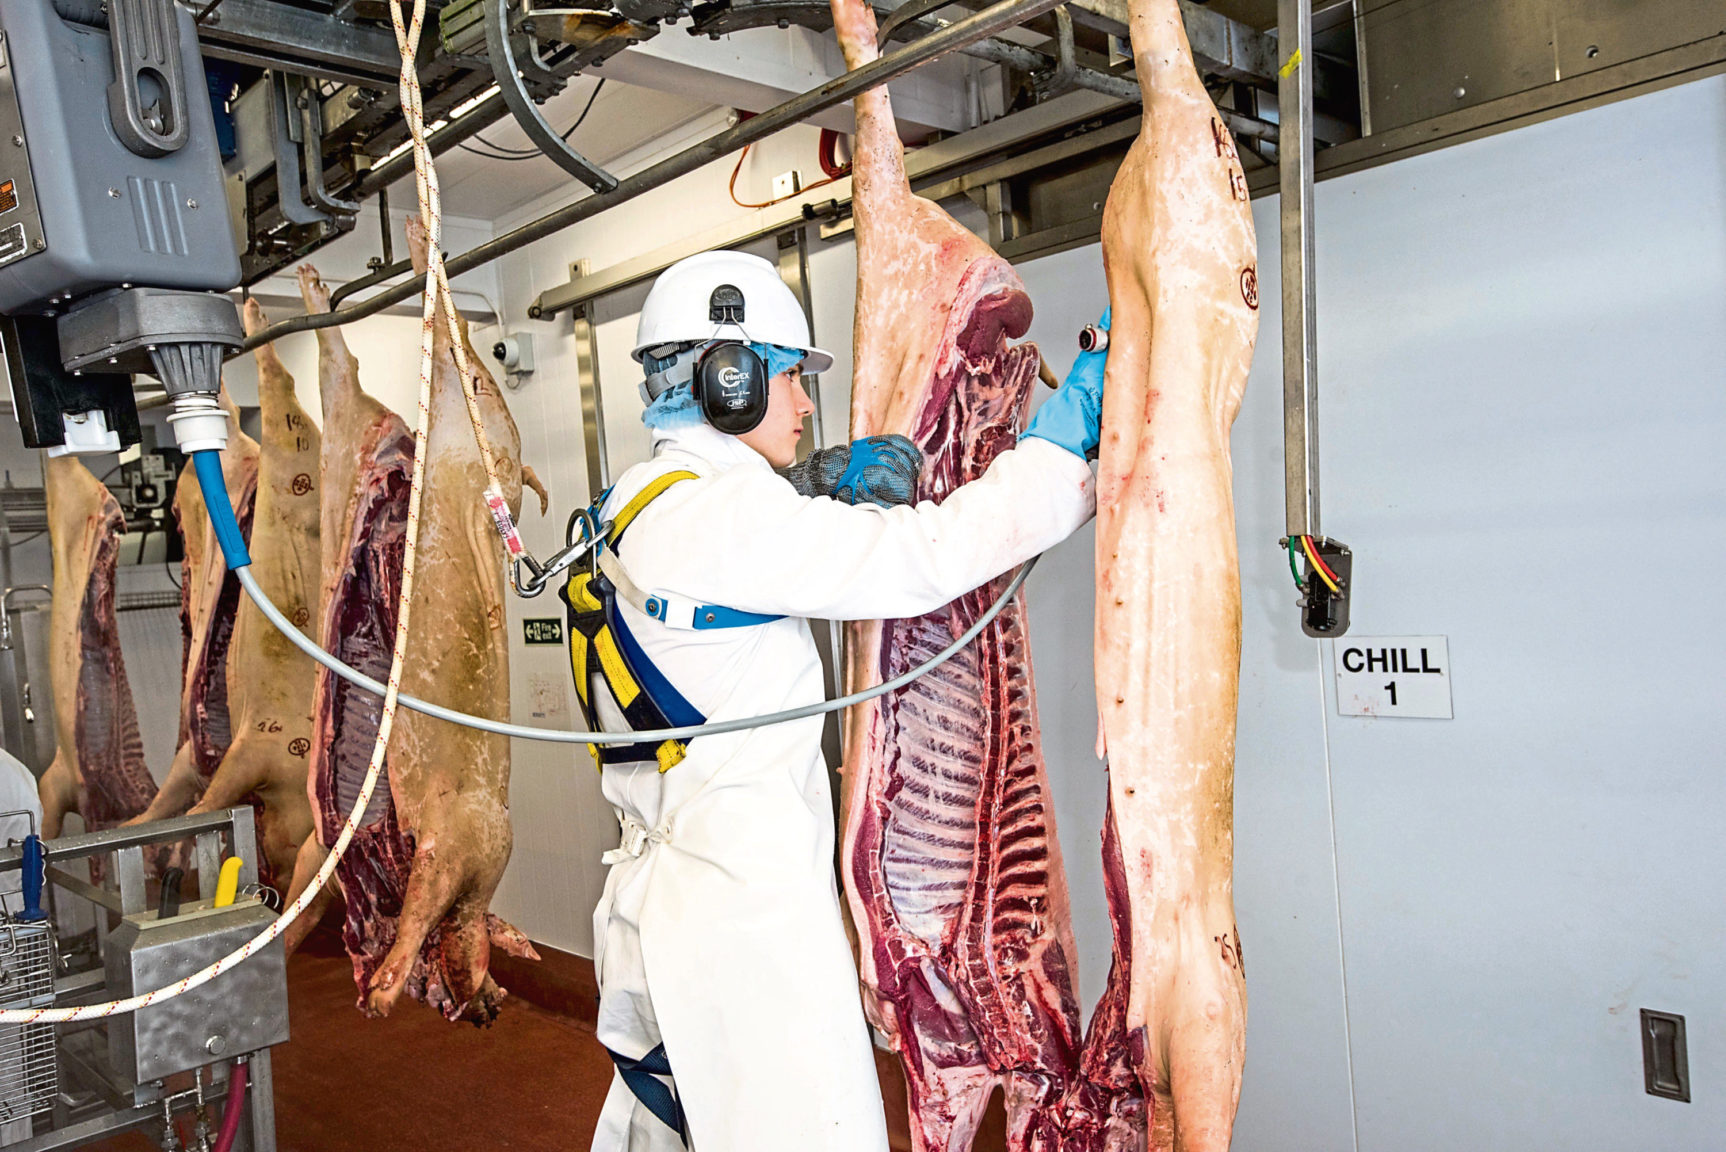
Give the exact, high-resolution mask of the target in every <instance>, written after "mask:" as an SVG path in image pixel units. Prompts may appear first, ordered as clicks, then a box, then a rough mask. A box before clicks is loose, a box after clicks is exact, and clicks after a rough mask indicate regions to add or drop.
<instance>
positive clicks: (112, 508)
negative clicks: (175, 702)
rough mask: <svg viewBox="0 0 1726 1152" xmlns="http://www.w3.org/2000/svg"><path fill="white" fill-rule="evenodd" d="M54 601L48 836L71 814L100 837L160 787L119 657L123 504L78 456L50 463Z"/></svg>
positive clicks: (45, 777) (45, 778)
mask: <svg viewBox="0 0 1726 1152" xmlns="http://www.w3.org/2000/svg"><path fill="white" fill-rule="evenodd" d="M42 480H43V486H44V487H45V488H46V489H47V499H48V541H49V546H50V548H51V549H52V551H53V555H54V603H53V607H52V608H51V609H50V611H49V617H48V627H49V632H50V635H51V637H52V644H51V648H50V651H49V655H48V660H49V679H50V681H51V682H52V686H53V692H54V729H55V731H54V738H55V742H56V748H55V752H54V762H53V763H52V764H51V765H49V767H48V770H47V771H46V772H44V773H43V774H42V780H41V782H40V786H39V790H40V794H41V798H42V835H43V836H44V837H46V838H50V839H52V838H53V837H55V836H58V835H60V830H61V824H62V823H63V821H64V820H65V817H66V814H67V813H68V812H76V813H78V814H79V815H80V816H81V817H83V820H84V827H85V829H86V830H88V831H92V832H94V831H100V830H102V829H104V828H112V827H114V826H115V825H117V824H122V823H124V822H125V821H127V820H129V819H131V818H132V817H134V816H136V815H137V814H138V813H140V812H142V811H143V810H144V809H145V808H147V807H149V804H150V800H151V798H152V797H154V796H155V794H156V782H155V781H154V780H153V779H152V778H151V776H150V772H149V769H148V768H146V767H145V765H144V745H143V741H142V740H141V739H140V738H139V736H138V713H137V711H136V710H135V709H134V707H133V705H132V687H131V685H130V684H129V683H127V680H126V661H125V658H124V657H123V656H122V655H121V653H120V623H119V620H118V618H117V617H116V616H115V615H114V569H115V564H116V563H117V561H118V559H119V552H120V534H121V533H123V532H124V531H125V530H126V521H125V518H124V517H122V516H121V515H120V505H119V502H118V501H116V500H115V499H114V495H113V493H111V492H109V491H108V489H107V487H106V486H105V485H104V484H103V483H102V482H101V481H100V480H98V479H96V477H95V476H93V475H91V473H90V470H89V469H88V468H86V467H85V466H84V464H83V462H82V461H81V460H79V459H78V458H77V457H76V456H61V457H59V458H57V459H44V460H43V463H42Z"/></svg>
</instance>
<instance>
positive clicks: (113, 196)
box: [0, 0, 244, 452]
mask: <svg viewBox="0 0 1726 1152" xmlns="http://www.w3.org/2000/svg"><path fill="white" fill-rule="evenodd" d="M227 213H228V208H227V197H226V194H225V190H224V186H223V178H222V161H221V153H220V146H219V144H218V141H217V137H216V129H215V117H214V115H213V113H212V111H211V108H210V102H209V95H208V89H207V88H206V85H205V80H204V70H203V57H202V55H201V54H200V52H199V49H198V35H197V27H196V25H195V23H194V22H193V19H192V16H191V14H190V13H189V12H187V11H185V10H184V9H182V8H180V7H179V6H178V5H176V4H175V3H174V0H106V2H105V3H100V4H97V3H92V2H89V0H5V2H4V3H0V343H4V344H5V345H6V348H5V362H6V366H7V370H8V375H9V377H10V381H11V385H12V395H13V400H14V411H15V412H16V413H17V416H18V421H19V425H20V427H21V429H22V431H23V433H24V441H25V443H26V444H27V445H28V446H30V447H44V448H49V449H52V450H56V451H83V452H94V451H114V450H117V449H118V448H120V447H122V446H123V445H124V444H128V443H134V442H136V440H137V438H138V433H137V413H136V409H135V407H134V404H133V399H132V393H131V388H130V381H129V380H128V379H127V378H126V374H129V373H136V372H149V373H153V374H154V375H156V376H157V377H158V378H159V379H160V380H161V381H162V383H163V385H164V386H165V387H166V388H167V390H168V391H169V392H170V393H172V394H175V395H179V394H182V393H186V392H201V393H213V392H215V390H216V389H217V387H218V386H219V383H220V368H221V362H222V360H223V358H224V357H225V356H227V355H229V354H231V353H232V352H233V351H234V350H236V349H237V348H238V347H239V345H240V344H241V342H242V340H243V338H244V334H243V332H242V330H241V327H240V322H239V316H238V314H237V312H236V311H235V308H234V305H233V302H232V301H231V300H229V299H228V298H227V297H226V296H225V295H222V294H223V293H226V292H227V291H229V290H230V289H232V288H234V287H235V286H236V285H237V284H238V283H239V281H240V261H239V256H238V254H237V253H236V252H235V250H234V240H233V233H232V230H231V229H230V227H229V224H228V218H227ZM46 317H54V318H55V319H54V320H53V322H52V325H50V324H49V323H46V322H44V319H39V318H46ZM98 414H99V415H100V416H101V417H102V419H101V420H100V421H98V422H97V425H105V430H104V431H103V432H102V433H101V434H100V435H97V436H94V437H93V438H89V439H86V438H84V437H83V436H82V435H80V436H74V435H73V433H74V431H75V430H77V429H80V428H86V427H91V426H92V425H91V424H90V420H91V418H92V417H94V416H96V415H98Z"/></svg>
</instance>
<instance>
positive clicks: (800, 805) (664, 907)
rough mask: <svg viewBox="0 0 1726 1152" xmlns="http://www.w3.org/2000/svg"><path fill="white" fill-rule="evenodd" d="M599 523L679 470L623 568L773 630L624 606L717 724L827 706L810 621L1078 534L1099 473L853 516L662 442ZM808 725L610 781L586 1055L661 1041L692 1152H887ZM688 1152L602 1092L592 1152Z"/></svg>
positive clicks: (1045, 448)
mask: <svg viewBox="0 0 1726 1152" xmlns="http://www.w3.org/2000/svg"><path fill="white" fill-rule="evenodd" d="M656 437H657V440H656V443H655V445H654V449H655V454H654V457H653V459H652V460H650V461H648V462H647V463H645V464H639V465H637V466H636V467H634V468H631V469H630V470H629V471H627V472H625V473H624V474H623V476H622V477H621V478H620V479H619V480H618V483H617V485H616V487H615V488H614V489H613V492H612V496H611V499H610V500H609V501H608V504H607V507H606V509H605V514H606V515H607V516H609V515H611V514H612V513H613V512H615V511H616V509H617V508H619V507H621V506H622V505H623V503H625V502H627V501H628V500H629V499H630V498H631V497H632V496H634V495H635V494H636V493H637V492H639V491H641V490H642V489H643V488H644V487H646V486H647V484H648V483H649V482H650V481H651V480H653V479H654V478H656V477H658V476H660V475H662V474H664V473H666V472H671V471H677V470H680V469H682V470H688V471H691V472H694V473H696V474H697V476H698V477H700V478H699V479H696V480H685V481H683V482H681V483H678V484H675V485H673V486H672V487H671V488H670V489H668V490H667V491H666V492H665V493H664V494H663V495H661V496H660V497H659V498H658V499H656V500H655V501H653V503H651V504H650V505H648V507H647V509H646V510H645V511H643V512H642V513H641V514H640V515H639V516H638V517H637V518H636V520H635V522H634V523H633V524H632V525H631V526H630V528H629V531H628V534H627V535H626V536H625V537H624V539H623V543H622V547H621V549H620V550H619V554H620V557H621V559H622V561H623V563H624V567H625V568H626V570H627V571H628V573H629V575H630V577H631V579H632V580H633V581H634V582H635V583H636V584H637V585H638V586H639V587H640V588H641V589H642V590H643V591H645V592H648V593H650V594H652V593H656V592H657V593H666V594H670V595H673V596H678V597H682V598H687V599H692V600H696V601H699V602H703V603H711V604H721V605H724V606H726V607H730V608H736V609H739V610H742V611H746V612H761V613H778V614H783V615H785V616H786V619H783V620H779V621H775V622H773V623H770V624H762V625H755V626H751V627H744V628H730V629H719V630H713V631H705V632H696V631H689V630H682V629H673V628H670V627H667V626H665V625H663V624H661V623H659V622H658V621H656V620H653V619H651V618H649V617H647V616H646V615H644V614H642V613H640V612H638V611H636V610H635V609H633V608H631V607H629V606H628V605H620V607H619V611H620V612H621V613H622V616H623V620H624V623H625V625H626V626H627V627H628V628H629V629H630V631H631V633H632V634H633V635H634V636H635V638H636V639H637V641H638V642H639V643H640V644H641V646H642V648H643V650H644V651H645V652H646V653H647V655H648V657H649V658H650V659H651V660H652V661H653V662H654V663H655V664H656V665H657V666H658V668H659V670H660V671H661V672H662V673H663V674H664V675H665V676H666V678H667V679H668V680H670V681H671V683H672V684H673V685H674V686H675V687H676V688H677V689H678V691H679V692H681V693H682V694H683V695H684V696H685V697H686V698H687V699H688V700H689V702H690V703H691V704H693V705H694V706H695V707H696V708H697V709H698V710H700V711H701V712H702V713H703V714H704V715H706V716H707V717H708V718H709V719H710V720H728V719H732V718H735V717H744V716H758V715H762V714H764V713H768V712H777V711H780V710H781V709H786V708H795V707H798V706H800V705H804V704H812V703H815V702H817V701H819V700H820V699H821V698H822V676H821V662H820V658H819V656H818V654H817V652H816V648H815V641H814V638H813V636H812V635H811V633H810V631H809V625H808V623H807V621H806V619H805V618H808V617H816V618H822V619H833V620H856V619H881V618H892V617H905V616H919V615H922V614H924V613H926V612H931V611H934V610H935V609H937V608H939V607H941V606H942V605H944V604H946V603H948V602H949V601H951V600H953V599H954V598H955V597H957V596H959V595H961V594H962V593H964V592H968V591H970V590H971V589H973V588H975V587H977V586H979V585H981V584H982V583H984V582H985V581H987V580H989V579H991V578H993V577H995V576H996V575H999V574H1000V573H1002V572H1004V571H1006V570H1007V569H1009V568H1011V567H1013V566H1014V565H1016V564H1019V563H1021V562H1022V561H1025V560H1028V559H1030V558H1031V557H1033V556H1035V555H1037V554H1038V553H1040V552H1042V551H1044V550H1045V549H1047V548H1049V547H1051V546H1052V545H1054V544H1056V543H1058V542H1060V541H1061V540H1063V539H1065V538H1066V537H1067V536H1068V535H1070V534H1071V533H1072V532H1073V530H1074V529H1076V528H1078V527H1079V525H1081V524H1083V523H1084V522H1085V521H1086V520H1087V519H1089V518H1090V516H1091V514H1092V512H1093V510H1094V504H1095V485H1094V482H1093V478H1092V475H1091V469H1090V466H1089V465H1088V464H1086V463H1085V462H1084V461H1083V460H1081V459H1080V458H1079V457H1077V456H1075V455H1073V454H1072V453H1070V452H1068V451H1066V450H1065V449H1062V448H1059V447H1056V446H1055V445H1053V444H1050V443H1048V442H1046V441H1043V440H1027V441H1025V442H1024V443H1023V444H1021V445H1020V446H1019V447H1018V448H1016V449H1014V450H1011V451H1008V452H1004V453H1002V454H1001V456H1000V457H999V458H997V459H996V461H995V462H994V464H992V465H991V466H990V468H989V470H988V471H987V472H986V473H985V474H984V475H983V476H982V477H980V478H979V479H977V480H975V481H973V482H972V483H970V484H967V485H965V486H964V487H963V488H961V489H959V490H958V491H956V492H955V493H953V495H951V496H950V497H948V499H947V500H946V501H945V502H944V503H942V504H940V505H938V506H937V505H934V504H922V505H919V506H917V507H916V508H909V507H904V508H893V509H883V508H877V507H875V506H873V505H862V506H858V507H852V506H851V505H848V504H841V503H838V502H836V501H833V500H830V499H827V498H824V497H823V498H817V499H808V498H806V497H802V496H799V495H798V494H797V493H796V492H795V491H793V490H792V488H791V485H790V484H789V483H787V482H786V481H785V480H784V479H782V478H781V477H779V476H778V475H777V474H775V473H774V472H773V470H772V469H771V468H770V467H769V466H768V464H767V461H766V460H765V459H763V458H762V457H761V456H760V455H759V454H757V453H756V452H755V451H754V450H753V449H751V448H749V447H748V446H746V445H745V444H743V442H742V441H740V440H738V439H736V438H735V437H732V436H727V435H725V434H723V433H721V432H718V431H716V430H715V429H713V428H711V427H709V426H707V425H705V424H704V425H700V426H698V427H694V428H684V429H679V430H677V431H674V432H669V433H667V432H659V433H656ZM821 729H822V721H821V718H820V717H818V716H817V717H812V718H809V719H806V720H799V721H794V722H792V723H789V724H779V725H775V726H773V727H767V728H753V729H748V730H745V731H742V732H734V733H726V734H723V735H714V736H702V737H699V738H697V739H695V740H693V741H691V742H690V744H689V751H688V755H687V757H686V758H685V759H684V760H683V761H682V762H681V763H680V764H678V765H677V766H676V767H674V768H672V769H671V770H670V771H669V772H665V773H660V772H659V771H658V770H657V768H656V766H654V765H643V766H625V767H607V768H606V769H605V770H604V773H603V778H602V786H603V789H604V792H605V796H606V799H608V800H609V801H610V802H611V803H612V804H613V805H614V806H615V807H616V809H617V814H618V819H619V821H620V823H621V824H622V826H623V846H622V847H620V848H619V849H617V850H615V851H614V852H611V853H608V854H607V862H609V863H611V864H612V868H611V872H610V875H609V876H608V877H607V878H606V884H605V894H604V895H603V896H602V897H601V899H600V902H599V907H598V909H597V910H596V911H595V912H594V939H595V941H596V946H595V952H596V955H595V957H594V966H595V968H596V969H597V971H598V974H599V981H600V1006H599V1026H598V1036H599V1040H600V1041H601V1042H602V1043H603V1044H605V1045H606V1047H608V1048H610V1049H612V1050H613V1051H615V1052H618V1053H621V1054H622V1055H624V1056H626V1057H632V1058H639V1057H641V1056H643V1055H645V1054H646V1053H647V1052H648V1051H649V1050H651V1049H652V1048H653V1047H654V1046H655V1045H656V1044H658V1043H660V1042H661V1041H662V1040H663V1042H664V1044H665V1050H666V1055H667V1056H668V1058H669V1059H670V1062H671V1068H672V1073H673V1076H674V1078H675V1080H676V1085H677V1091H678V1094H679V1096H680V1098H681V1100H682V1102H683V1107H684V1110H685V1113H686V1115H687V1118H688V1123H689V1128H690V1138H691V1144H692V1147H693V1148H695V1149H696V1150H698V1152H886V1149H887V1132H886V1122H885V1119H884V1117H883V1113H882V1105H881V1093H880V1087H879V1082H878V1081H877V1079H876V1072H875V1061H874V1056H873V1053H872V1051H871V1046H870V1041H869V1034H868V1029H867V1027H866V1026H865V1024H864V1021H863V1010H862V1005H861V1001H860V999H859V992H858V986H857V968H856V964H855V962H854V961H853V959H852V955H851V947H850V944H849V942H848V941H847V939H846V936H845V930H844V924H843V921H842V919H841V917H840V911H839V893H838V890H837V887H836V883H835V874H834V855H833V837H834V832H833V799H832V793H831V790H830V788H829V786H828V777H827V766H826V764H825V763H824V762H823V760H822V755H821ZM679 1147H681V1145H680V1143H679V1141H678V1138H677V1136H676V1134H675V1133H673V1132H672V1131H671V1130H670V1129H669V1128H667V1127H666V1126H665V1125H663V1124H661V1123H660V1122H659V1121H658V1120H657V1119H656V1118H654V1116H653V1114H652V1113H651V1112H649V1111H648V1110H647V1109H646V1108H645V1107H644V1106H642V1105H640V1104H639V1103H638V1102H637V1101H636V1099H635V1097H634V1095H633V1094H632V1093H631V1092H630V1091H629V1089H628V1088H627V1087H626V1086H625V1085H624V1084H623V1082H622V1080H621V1079H620V1078H618V1077H616V1076H615V1075H614V1076H613V1080H612V1085H611V1093H610V1095H609V1096H608V1097H607V1099H606V1103H605V1108H604V1111H603V1112H602V1114H601V1116H600V1121H599V1127H598V1130H597V1131H596V1133H595V1134H594V1140H593V1149H594V1152H619V1150H622V1152H671V1150H675V1149H677V1148H679Z"/></svg>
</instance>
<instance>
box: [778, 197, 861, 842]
mask: <svg viewBox="0 0 1726 1152" xmlns="http://www.w3.org/2000/svg"><path fill="white" fill-rule="evenodd" d="M779 278H780V279H781V280H784V281H785V284H786V287H788V288H790V289H791V294H792V295H793V296H795V297H797V302H798V303H799V304H801V305H802V306H803V315H804V316H806V317H808V319H809V340H810V342H811V343H814V342H815V311H814V308H813V306H812V305H811V303H810V294H809V234H808V231H807V229H805V228H803V227H801V226H799V227H797V228H793V229H791V230H790V231H789V232H782V233H780V235H779ZM803 388H804V390H805V391H807V392H808V393H809V398H810V399H811V400H813V401H815V412H814V414H813V415H811V416H810V418H809V442H808V443H807V444H800V445H799V446H798V459H802V458H803V457H804V456H807V455H808V454H809V453H810V452H813V451H814V450H815V449H817V448H825V447H826V446H827V440H826V437H825V436H824V435H823V434H822V429H821V380H820V377H819V376H805V377H804V378H803ZM809 630H810V633H811V634H812V635H813V636H814V637H815V650H816V652H817V653H818V654H819V655H820V657H821V673H822V676H823V678H824V680H825V685H824V686H825V688H826V691H827V695H828V697H829V698H830V699H831V698H832V697H834V696H837V695H839V691H840V689H839V685H840V683H841V681H843V680H844V676H845V674H844V672H843V671H842V670H841V667H842V663H843V660H844V643H843V641H844V635H845V630H844V629H843V628H842V627H841V626H840V625H839V623H838V622H837V621H834V620H812V621H810V626H809ZM840 715H841V714H840V713H838V712H829V713H827V717H826V720H825V722H824V723H823V724H822V727H821V751H822V754H823V755H824V756H825V757H826V758H827V763H828V765H829V766H830V767H831V766H836V765H838V764H839V763H840V744H839V738H840V735H841V732H842V731H843V729H842V726H841V724H840ZM832 784H833V795H834V796H835V797H838V796H839V794H840V793H839V789H840V787H841V784H840V781H839V778H838V776H837V775H834V776H833V779H832ZM835 815H837V813H835Z"/></svg>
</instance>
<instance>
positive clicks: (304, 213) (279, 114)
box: [270, 70, 329, 224]
mask: <svg viewBox="0 0 1726 1152" xmlns="http://www.w3.org/2000/svg"><path fill="white" fill-rule="evenodd" d="M270 105H271V108H270V143H271V145H272V146H273V148H274V151H275V154H276V204H277V206H278V207H279V208H280V209H281V213H282V217H283V218H284V219H285V220H287V222H288V223H289V224H322V223H324V222H326V221H327V220H329V214H328V213H326V212H323V211H321V210H320V209H317V208H314V207H312V206H311V205H309V204H307V203H306V202H305V201H304V200H303V199H301V198H300V147H301V138H302V137H303V136H304V135H305V132H304V124H303V123H302V121H301V120H300V117H299V115H298V114H297V110H296V109H295V108H294V107H293V93H292V90H291V87H290V85H289V82H288V76H287V73H285V72H282V71H279V70H278V71H274V72H271V73H270Z"/></svg>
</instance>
